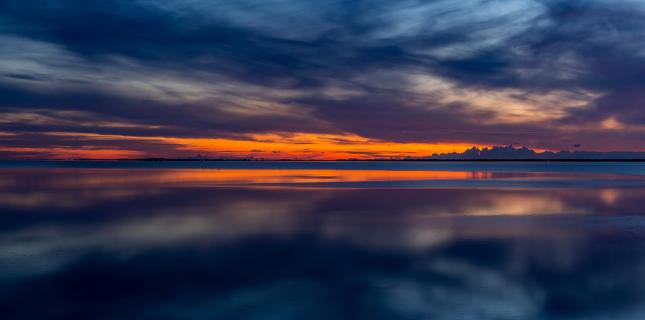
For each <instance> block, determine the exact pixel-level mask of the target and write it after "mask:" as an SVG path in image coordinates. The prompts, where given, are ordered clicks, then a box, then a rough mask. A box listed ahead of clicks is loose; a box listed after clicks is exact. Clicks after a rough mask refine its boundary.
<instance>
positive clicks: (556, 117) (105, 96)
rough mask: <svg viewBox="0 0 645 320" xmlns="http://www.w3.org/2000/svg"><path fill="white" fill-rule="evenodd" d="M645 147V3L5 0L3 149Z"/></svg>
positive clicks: (258, 153) (13, 154)
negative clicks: (512, 145)
mask: <svg viewBox="0 0 645 320" xmlns="http://www.w3.org/2000/svg"><path fill="white" fill-rule="evenodd" d="M644 141H645V0H566V1H565V0H513V1H511V0H508V1H498V0H461V1H454V0H433V1H421V0H417V1H415V0H399V1H390V0H342V1H341V0H338V1H336V0H327V1H321V0H218V1H208V0H182V1H179V0H167V1H155V0H113V1H86V0H57V1H53V0H39V1H36V0H0V158H62V159H67V158H141V157H191V156H195V155H203V156H208V157H255V158H266V159H287V158H288V159H346V158H359V159H360V158H382V157H413V156H427V155H430V154H433V153H440V152H453V151H456V152H461V151H463V150H465V149H466V148H468V147H471V146H480V147H483V146H492V145H509V144H520V145H525V146H528V147H530V148H534V149H537V150H589V151H645V143H644Z"/></svg>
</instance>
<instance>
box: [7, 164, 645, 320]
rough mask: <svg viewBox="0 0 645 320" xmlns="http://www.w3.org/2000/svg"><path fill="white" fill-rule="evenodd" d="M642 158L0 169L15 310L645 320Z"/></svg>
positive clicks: (17, 314) (56, 314)
mask: <svg viewBox="0 0 645 320" xmlns="http://www.w3.org/2000/svg"><path fill="white" fill-rule="evenodd" d="M643 208H645V163H637V162H633V163H617V162H608V163H569V162H567V163H543V162H536V163H524V162H522V163H508V162H507V163H481V162H478V163H468V162H457V163H443V162H441V163H426V162H413V163H408V162H404V163H401V162H346V163H345V162H341V163H337V162H275V163H264V162H263V163H257V162H1V163H0V314H1V315H2V318H3V319H43V318H47V319H643V318H645V212H644V209H643Z"/></svg>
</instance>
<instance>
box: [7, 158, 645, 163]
mask: <svg viewBox="0 0 645 320" xmlns="http://www.w3.org/2000/svg"><path fill="white" fill-rule="evenodd" d="M0 161H2V162H38V161H46V162H645V159H334V160H324V159H321V160H312V159H309V160H303V159H172V158H141V159H0Z"/></svg>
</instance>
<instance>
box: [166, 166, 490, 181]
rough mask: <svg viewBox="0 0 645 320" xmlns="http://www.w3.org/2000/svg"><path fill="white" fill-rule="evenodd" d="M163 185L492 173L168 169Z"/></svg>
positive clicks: (440, 177)
mask: <svg viewBox="0 0 645 320" xmlns="http://www.w3.org/2000/svg"><path fill="white" fill-rule="evenodd" d="M156 177H157V178H158V179H159V180H158V181H159V182H170V183H177V182H211V183H217V184H276V183H318V182H364V181H405V180H408V181H409V180H467V179H488V178H491V177H492V173H491V172H465V171H396V170H329V169H322V170H319V169H317V170H313V169H290V170H279V169H263V170H254V169H250V170H249V169H224V170H219V169H210V170H203V169H197V170H166V171H164V172H163V173H162V174H160V175H157V176H156Z"/></svg>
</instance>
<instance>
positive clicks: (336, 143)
mask: <svg viewBox="0 0 645 320" xmlns="http://www.w3.org/2000/svg"><path fill="white" fill-rule="evenodd" d="M47 135H49V136H59V137H67V138H68V137H74V138H78V139H83V141H84V142H86V145H88V146H90V147H74V146H69V147H66V146H57V147H55V148H12V149H10V150H5V151H8V152H13V153H16V154H25V155H29V154H31V155H35V154H38V155H40V157H47V158H56V159H61V158H91V159H115V158H140V157H157V156H161V157H177V158H182V157H191V156H194V155H196V154H201V155H204V156H208V157H231V158H233V157H249V158H262V159H298V160H335V159H375V158H402V157H418V156H428V155H431V154H433V153H445V152H462V151H464V150H465V149H466V148H469V147H471V146H473V144H470V143H397V142H391V141H382V140H372V139H367V138H365V137H361V136H358V135H353V134H310V133H267V134H251V135H247V136H242V137H240V138H238V139H231V138H177V137H144V136H125V135H107V134H93V133H67V132H58V133H48V134H47ZM106 140H109V141H112V142H113V143H114V144H115V146H111V147H104V146H103V147H102V146H92V145H93V144H92V141H97V142H98V141H106ZM119 141H122V142H123V144H124V145H125V144H126V142H127V145H128V147H127V148H126V147H123V148H122V149H120V148H119V147H118V145H119ZM137 142H140V143H141V148H140V149H138V148H137V149H133V144H134V145H135V146H136V145H137ZM151 142H152V143H159V144H162V145H167V146H168V147H167V149H168V150H167V151H164V152H163V154H158V153H156V152H158V150H157V151H150V150H145V146H146V143H151ZM478 146H479V145H478ZM480 147H481V146H480ZM42 155H46V156H42Z"/></svg>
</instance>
